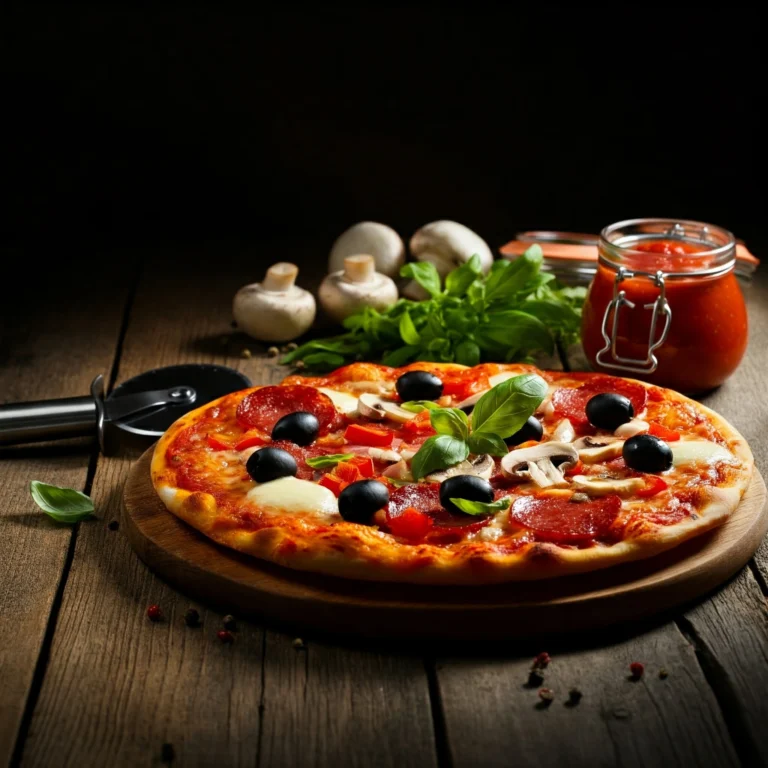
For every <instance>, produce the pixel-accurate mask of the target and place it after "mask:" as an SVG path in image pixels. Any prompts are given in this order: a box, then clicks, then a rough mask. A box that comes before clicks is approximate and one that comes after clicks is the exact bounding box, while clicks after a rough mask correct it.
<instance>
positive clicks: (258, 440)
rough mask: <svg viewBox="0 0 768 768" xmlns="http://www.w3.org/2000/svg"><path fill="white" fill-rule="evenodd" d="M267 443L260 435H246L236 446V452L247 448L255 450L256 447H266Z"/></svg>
mask: <svg viewBox="0 0 768 768" xmlns="http://www.w3.org/2000/svg"><path fill="white" fill-rule="evenodd" d="M266 444H267V441H266V440H265V439H264V438H263V437H259V436H258V435H246V436H245V437H244V438H243V439H242V440H241V441H240V442H239V443H238V444H237V445H236V446H235V450H236V451H244V450H245V449H246V448H253V446H254V445H266Z"/></svg>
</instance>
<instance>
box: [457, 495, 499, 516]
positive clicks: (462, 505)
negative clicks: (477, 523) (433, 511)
mask: <svg viewBox="0 0 768 768" xmlns="http://www.w3.org/2000/svg"><path fill="white" fill-rule="evenodd" d="M451 501H452V502H453V503H454V504H455V505H456V506H457V507H458V508H459V509H460V510H461V511H462V512H465V513H466V514H468V515H494V514H496V513H497V512H502V511H503V510H505V509H507V508H508V507H509V506H510V504H511V503H512V499H510V498H509V497H508V496H507V497H506V498H504V499H499V500H498V501H492V502H490V503H485V502H484V501H470V500H469V499H451Z"/></svg>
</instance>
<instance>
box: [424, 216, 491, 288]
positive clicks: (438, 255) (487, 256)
mask: <svg viewBox="0 0 768 768" xmlns="http://www.w3.org/2000/svg"><path fill="white" fill-rule="evenodd" d="M409 247H410V251H411V255H412V256H413V257H414V258H415V259H416V260H417V261H430V262H432V263H433V264H434V265H435V267H436V268H437V271H438V272H439V273H440V277H445V275H447V274H448V272H450V271H451V270H452V269H455V268H456V267H460V266H461V265H462V264H464V263H465V262H467V261H469V260H470V259H471V258H472V256H473V254H475V253H476V254H477V255H478V256H479V257H480V263H481V267H482V270H483V272H484V273H486V274H487V273H488V271H489V270H490V268H491V265H492V264H493V253H492V251H491V249H490V248H489V247H488V243H486V242H485V240H483V238H482V237H480V235H478V234H477V233H476V232H473V231H472V230H471V229H470V228H469V227H465V226H464V225H463V224H459V222H458V221H449V220H447V219H441V220H440V221H433V222H431V223H429V224H425V225H424V226H423V227H421V229H418V230H416V232H414V234H413V236H412V237H411V240H410V243H409Z"/></svg>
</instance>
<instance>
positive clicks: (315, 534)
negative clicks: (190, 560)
mask: <svg viewBox="0 0 768 768" xmlns="http://www.w3.org/2000/svg"><path fill="white" fill-rule="evenodd" d="M483 367H484V368H488V366H483ZM418 368H428V369H429V370H436V369H440V370H443V371H445V370H450V369H454V370H462V369H463V368H464V367H463V366H456V365H452V364H444V365H439V364H435V363H428V364H424V363H422V364H414V365H412V366H407V370H413V369H418ZM493 368H494V369H496V370H497V371H511V372H513V373H523V372H529V371H536V369H535V368H533V367H531V366H524V365H498V366H493ZM347 369H351V370H350V379H349V383H348V387H349V389H350V391H353V392H354V391H359V390H360V387H361V383H362V386H363V387H364V386H365V384H364V382H372V384H373V383H374V382H375V383H376V386H379V385H380V383H381V381H382V380H383V377H382V376H381V372H380V370H379V369H380V366H371V365H370V364H357V365H353V366H348V367H347ZM347 369H345V370H347ZM549 375H550V376H554V377H556V380H561V381H563V382H564V383H565V382H567V381H568V379H569V377H570V375H569V374H562V373H554V374H549ZM573 379H576V380H579V381H581V380H583V378H582V376H581V375H577V376H574V377H573ZM298 381H300V379H298V377H291V378H289V379H286V382H284V383H297V382H298ZM639 383H641V384H642V385H643V386H645V387H647V388H650V385H647V384H644V383H642V382H639ZM254 389H258V387H257V388H254ZM248 391H249V392H250V391H253V390H248ZM671 395H673V396H674V398H675V399H678V398H679V399H680V401H681V402H684V403H687V404H688V405H691V406H692V407H693V408H695V409H696V410H697V411H698V412H700V413H703V414H705V415H706V416H707V418H708V419H709V420H710V421H711V422H712V423H713V425H714V426H715V428H716V430H717V432H719V433H720V435H721V436H722V437H723V438H724V440H725V442H726V444H727V446H728V449H729V450H730V451H731V453H733V455H734V456H735V458H736V459H737V460H738V462H739V466H738V469H737V471H736V472H735V473H733V475H734V476H733V477H732V478H731V482H730V483H729V484H727V485H720V486H714V487H713V486H707V487H706V491H705V495H706V500H705V501H703V503H701V504H700V506H699V507H697V511H696V515H695V519H694V516H693V515H691V516H689V517H686V518H684V519H683V520H681V521H679V522H677V523H673V524H671V525H653V526H652V528H651V530H649V531H648V532H645V533H642V534H641V535H638V536H636V537H633V538H630V539H625V540H623V541H620V542H618V543H615V544H610V545H608V544H596V545H595V546H591V547H588V548H582V549H577V548H568V547H563V546H560V545H558V544H554V543H550V542H538V541H531V542H529V543H527V544H526V545H525V546H523V547H522V548H520V549H517V550H516V551H509V549H510V547H509V546H505V543H504V540H503V537H502V538H501V539H500V540H499V539H497V540H495V541H494V540H490V541H489V540H484V539H483V538H482V537H477V536H476V537H475V538H474V539H473V540H471V541H464V542H460V543H458V544H451V545H437V544H427V543H420V544H408V543H403V542H402V541H400V540H398V539H396V538H395V537H394V536H392V535H391V534H389V533H386V532H384V531H381V530H379V529H377V528H375V527H368V526H362V525H357V524H354V523H348V522H343V521H342V522H338V523H335V524H333V525H316V524H314V523H313V522H312V521H307V520H305V519H301V517H297V516H291V518H290V519H286V517H283V518H280V517H279V515H276V516H275V524H274V525H269V526H268V527H262V528H260V529H258V530H247V529H246V528H245V527H244V526H242V525H238V523H237V516H236V515H234V516H233V515H231V514H228V513H227V512H226V510H222V509H220V507H219V505H218V504H217V501H216V499H215V497H214V496H213V495H211V494H209V493H206V492H203V491H189V490H184V489H181V488H178V487H175V486H174V485H173V478H174V476H175V472H174V470H173V468H172V467H170V466H169V465H168V464H167V460H166V453H167V449H168V447H169V446H170V445H171V443H172V442H173V440H174V439H175V438H176V437H177V436H178V434H179V433H180V432H181V431H182V430H184V429H186V428H187V427H188V426H190V425H193V424H194V423H195V422H196V421H197V420H199V419H200V418H201V416H202V415H203V414H204V413H205V412H209V409H211V408H212V407H216V405H217V403H219V402H220V401H215V402H214V403H209V404H207V405H205V406H203V407H202V408H199V409H197V410H195V411H192V412H190V413H188V414H186V415H185V416H183V417H182V418H181V419H179V420H178V421H177V422H176V423H174V424H173V425H172V426H171V427H170V429H169V430H168V431H167V432H166V433H165V435H164V436H163V437H162V438H161V439H160V441H159V442H158V444H157V446H156V448H155V451H154V454H153V458H152V468H151V472H152V482H153V484H154V486H155V489H156V490H157V492H158V495H159V496H160V498H161V500H162V501H163V503H164V504H165V505H166V507H167V508H168V509H169V510H170V511H171V512H172V513H173V514H175V515H177V516H178V517H179V518H181V519H182V520H184V521H185V522H187V523H188V524H189V525H191V526H193V527H194V528H196V529H197V530H199V531H200V532H201V533H203V534H205V535H206V536H208V537H210V538H211V539H212V540H214V541H216V542H217V543H219V544H222V545H224V546H227V547H231V548H232V549H236V550H238V551H240V552H244V553H246V554H249V555H252V556H254V557H258V558H260V559H263V560H267V561H269V562H272V563H275V564H278V565H282V566H285V567H287V568H292V569H295V570H302V571H311V572H316V573H323V574H328V575H332V576H340V577H344V578H353V579H362V580H371V581H390V582H405V583H416V584H444V585H449V584H456V585H473V584H476V585H479V584H493V583H501V582H506V581H524V580H534V579H543V578H551V577H555V576H563V575H568V574H576V573H583V572H586V571H593V570H598V569H601V568H607V567H610V566H612V565H617V564H619V563H623V562H630V561H633V560H639V559H643V558H648V557H652V556H654V555H656V554H659V553H661V552H664V551H665V550H668V549H671V548H673V547H675V546H678V545H679V544H681V543H682V542H684V541H687V540H688V539H690V538H693V537H695V536H699V535H701V534H703V533H705V532H706V531H709V530H711V529H712V528H715V527H717V526H718V525H721V524H722V523H723V522H725V520H727V518H728V517H729V516H730V515H731V514H732V513H733V511H734V510H735V509H736V507H737V506H738V504H739V502H740V500H741V497H742V495H743V494H744V492H745V491H746V489H747V487H748V486H749V483H750V481H751V478H752V472H753V467H754V460H753V457H752V453H751V451H750V449H749V446H748V445H747V443H746V441H745V440H744V438H743V437H742V436H741V435H740V434H739V433H738V431H737V430H736V429H734V428H733V427H732V426H731V425H730V424H729V423H728V422H727V421H726V420H725V419H723V418H722V417H721V416H719V415H718V414H716V413H715V412H714V411H712V410H710V409H709V408H707V407H706V406H703V405H700V404H699V403H695V402H694V401H692V400H689V399H688V398H685V397H684V396H682V395H678V394H677V393H671ZM227 397H231V396H227ZM221 400H224V398H221Z"/></svg>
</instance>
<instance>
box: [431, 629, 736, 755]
mask: <svg viewBox="0 0 768 768" xmlns="http://www.w3.org/2000/svg"><path fill="white" fill-rule="evenodd" d="M640 632H641V633H640V634H638V635H637V636H635V637H629V638H627V637H624V638H622V637H621V636H618V635H617V634H616V633H609V632H604V633H599V634H595V635H593V636H592V638H593V639H592V642H593V643H594V644H596V645H597V646H599V647H594V648H590V647H586V648H583V649H575V650H574V649H570V650H566V649H565V648H563V649H562V650H559V649H558V647H557V646H555V645H554V644H555V643H557V642H558V640H557V638H556V637H555V636H553V637H550V638H548V639H547V641H546V644H545V641H542V642H541V643H540V644H539V645H537V646H533V645H529V646H528V647H527V649H524V650H523V651H522V653H520V652H517V653H515V651H514V650H513V651H512V654H509V655H506V656H505V657H501V658H496V659H490V660H486V659H474V658H473V659H461V658H455V657H453V658H444V659H438V661H437V665H436V671H437V679H438V682H439V688H440V697H441V700H442V702H443V710H444V713H445V723H446V729H447V738H448V749H449V752H450V756H451V760H452V764H453V765H454V766H456V767H457V768H460V767H461V766H474V765H483V766H506V765H510V761H513V762H514V764H516V765H525V766H556V765H564V766H565V765H590V766H614V765H617V764H621V765H623V766H635V765H637V766H641V765H665V766H666V765H670V766H672V765H675V766H690V765H709V764H717V765H723V766H726V765H738V764H739V763H738V759H737V756H736V753H735V751H734V749H733V746H732V744H731V741H730V738H729V735H728V731H727V728H726V726H725V722H724V720H723V717H722V714H721V712H720V710H719V707H718V704H717V701H716V700H715V697H714V695H713V693H712V691H711V689H710V688H709V686H708V684H707V681H706V680H705V678H704V675H703V674H702V673H701V670H700V669H699V665H698V663H697V660H696V656H695V653H694V649H693V647H692V646H691V645H690V644H689V643H688V642H686V640H685V638H684V637H683V636H682V634H681V633H680V632H679V631H678V630H677V628H676V627H675V626H674V625H673V624H670V623H666V624H663V625H661V626H659V627H656V628H649V627H641V628H640ZM559 642H560V643H562V641H559ZM542 650H548V651H549V652H550V653H551V655H552V659H553V660H552V662H551V664H550V665H549V666H548V667H547V669H546V670H545V672H544V682H543V683H542V684H541V685H543V686H545V687H548V688H550V689H551V690H552V691H554V694H555V700H554V701H553V702H552V703H551V704H550V705H549V706H546V705H545V704H544V703H543V702H542V701H541V699H540V698H539V696H538V689H539V687H540V685H539V684H536V685H530V684H529V678H528V674H529V670H530V667H531V660H532V658H533V656H534V655H535V654H536V653H538V652H540V651H542ZM634 661H639V662H642V663H643V664H645V670H646V671H645V674H644V676H643V678H642V679H641V680H640V681H637V682H636V681H633V680H630V679H629V677H630V675H629V664H630V663H632V662H634ZM661 668H664V669H665V670H667V672H668V674H669V676H668V677H667V678H666V679H664V680H662V679H660V678H659V670H660V669H661ZM572 687H577V688H578V689H579V690H580V691H581V692H582V694H583V698H582V699H581V701H580V702H579V703H578V704H577V705H576V706H571V705H569V704H567V701H568V691H569V690H570V689H571V688H572Z"/></svg>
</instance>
